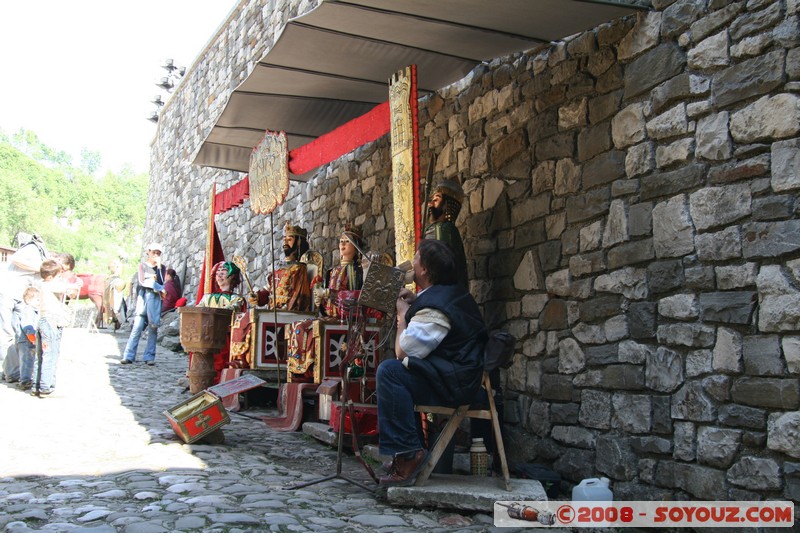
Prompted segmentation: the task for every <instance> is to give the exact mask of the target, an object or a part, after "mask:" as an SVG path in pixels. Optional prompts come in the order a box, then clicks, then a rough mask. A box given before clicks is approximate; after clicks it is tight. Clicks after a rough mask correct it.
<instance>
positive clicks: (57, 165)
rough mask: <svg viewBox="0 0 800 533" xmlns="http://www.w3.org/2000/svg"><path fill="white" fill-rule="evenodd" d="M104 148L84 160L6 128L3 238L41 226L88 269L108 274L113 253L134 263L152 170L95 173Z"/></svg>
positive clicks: (0, 152) (0, 177)
mask: <svg viewBox="0 0 800 533" xmlns="http://www.w3.org/2000/svg"><path fill="white" fill-rule="evenodd" d="M99 164H100V154H99V153H97V152H91V151H89V150H86V149H84V150H83V151H82V152H81V165H80V167H73V166H72V164H71V163H70V158H69V156H68V155H67V154H66V153H65V152H63V151H59V150H55V149H53V148H50V147H48V146H46V145H44V144H43V143H42V142H41V141H40V140H39V138H38V136H37V135H36V134H35V133H33V132H30V131H26V130H21V131H19V132H17V133H16V134H14V135H12V136H7V135H5V134H4V133H3V132H2V131H0V244H3V245H6V246H11V245H12V244H14V243H13V240H14V237H15V236H16V235H17V233H18V232H25V233H36V234H38V235H41V236H42V238H43V239H44V240H45V243H46V244H47V246H48V248H49V249H50V250H52V251H64V252H69V253H71V254H73V255H74V256H75V258H76V261H77V262H78V265H79V267H78V268H79V269H80V270H81V271H83V272H96V273H107V266H108V263H109V262H110V261H111V260H112V259H119V258H122V259H123V260H124V261H125V262H127V263H129V264H130V266H131V267H133V265H135V264H136V262H137V261H138V259H139V246H140V242H139V241H140V237H141V231H142V227H143V226H144V217H145V207H146V203H147V186H148V176H147V174H143V173H140V174H136V173H135V172H133V171H132V170H131V169H130V168H124V169H123V170H122V171H121V172H120V173H114V172H107V173H106V175H105V176H102V177H101V178H98V179H95V178H94V177H93V174H94V173H95V172H96V171H97V168H99Z"/></svg>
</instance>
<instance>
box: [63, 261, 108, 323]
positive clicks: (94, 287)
mask: <svg viewBox="0 0 800 533" xmlns="http://www.w3.org/2000/svg"><path fill="white" fill-rule="evenodd" d="M107 278H108V276H105V275H102V274H73V275H72V278H71V279H70V281H74V280H75V279H79V280H81V281H82V282H83V285H82V286H81V288H80V292H79V293H78V296H77V298H75V297H72V298H69V299H70V300H76V299H77V300H91V302H92V303H93V304H94V306H95V308H96V309H97V314H96V315H95V318H94V326H95V327H96V328H98V329H100V328H103V327H104V326H103V311H104V307H103V292H104V291H105V287H106V279H107Z"/></svg>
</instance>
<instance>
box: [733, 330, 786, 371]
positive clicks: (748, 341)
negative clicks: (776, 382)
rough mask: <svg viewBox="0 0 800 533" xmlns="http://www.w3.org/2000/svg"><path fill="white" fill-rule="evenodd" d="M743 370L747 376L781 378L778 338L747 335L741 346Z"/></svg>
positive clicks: (775, 336)
mask: <svg viewBox="0 0 800 533" xmlns="http://www.w3.org/2000/svg"><path fill="white" fill-rule="evenodd" d="M742 355H743V359H744V370H745V373H746V374H747V375H749V376H782V375H783V373H784V366H783V360H782V359H781V345H780V338H779V337H778V336H777V335H748V336H746V337H744V343H743V345H742Z"/></svg>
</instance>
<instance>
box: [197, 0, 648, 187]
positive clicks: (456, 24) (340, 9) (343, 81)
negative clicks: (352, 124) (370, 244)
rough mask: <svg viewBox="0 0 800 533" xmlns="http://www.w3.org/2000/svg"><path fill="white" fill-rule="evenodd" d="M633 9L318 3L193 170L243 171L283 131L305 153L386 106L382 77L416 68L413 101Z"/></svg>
mask: <svg viewBox="0 0 800 533" xmlns="http://www.w3.org/2000/svg"><path fill="white" fill-rule="evenodd" d="M639 9H641V8H640V7H638V6H636V5H635V0H630V1H627V2H626V1H624V0H619V1H617V2H610V1H597V0H350V1H340V0H326V1H324V2H323V3H322V4H321V5H320V6H318V7H317V8H316V9H314V10H312V11H310V12H309V13H307V14H305V15H302V16H300V17H297V18H295V19H292V20H291V21H289V22H288V23H287V25H286V27H285V28H284V30H283V32H282V33H281V35H280V37H279V38H278V39H277V41H276V42H275V45H274V46H273V47H272V49H271V50H269V52H268V53H267V54H266V55H265V56H264V57H263V58H262V59H261V60H260V61H259V62H258V63H257V64H256V65H255V67H254V68H253V71H252V72H251V73H250V75H249V76H248V78H247V79H246V80H245V81H244V82H243V83H242V84H241V85H240V86H239V87H237V88H236V89H235V90H234V91H233V92H232V93H231V95H230V98H229V99H228V102H227V103H226V105H225V108H224V110H223V111H222V114H221V115H220V116H219V118H218V119H217V121H216V123H215V124H214V126H213V128H212V129H211V132H210V133H209V134H208V136H207V137H206V139H205V141H203V144H202V145H201V146H200V148H199V150H198V151H197V154H196V156H195V158H194V163H195V164H197V165H201V166H208V167H216V168H222V169H228V170H238V171H240V172H248V166H249V160H250V153H251V152H252V150H253V147H255V146H256V145H257V144H258V143H259V142H260V141H261V139H262V138H263V136H264V131H265V130H271V131H284V132H286V134H287V137H288V141H289V149H290V150H291V149H294V148H296V147H298V146H301V145H303V144H306V143H308V142H310V141H312V140H314V139H315V138H317V137H318V136H320V135H322V134H324V133H327V132H329V131H331V130H333V129H334V128H336V127H338V126H340V125H342V124H344V123H346V122H347V121H349V120H351V119H353V118H356V117H358V116H360V115H362V114H364V113H366V112H367V111H369V110H370V109H372V108H373V107H375V105H377V104H379V103H381V102H385V101H386V100H388V98H389V93H388V81H389V78H390V77H391V75H392V74H394V73H395V72H396V71H398V70H400V69H402V68H404V67H406V66H407V65H411V64H416V65H417V76H418V89H419V94H420V96H422V95H425V94H428V93H431V92H434V91H436V90H438V89H441V88H442V87H445V86H447V85H450V84H451V83H454V82H456V81H458V80H460V79H462V78H463V77H464V76H466V75H467V74H469V72H470V71H472V69H474V68H475V67H476V66H477V65H478V64H480V63H481V62H483V61H489V60H491V59H494V58H497V57H502V56H505V55H508V54H512V53H515V52H521V51H524V50H529V49H531V48H534V47H535V46H537V45H538V44H540V43H547V42H551V41H556V40H559V39H563V38H564V37H567V36H570V35H574V34H576V33H579V32H582V31H585V30H588V29H591V28H594V27H596V26H598V25H600V24H602V23H604V22H607V21H609V20H613V19H615V18H618V17H622V16H626V15H630V14H632V13H635V12H636V11H637V10H639ZM293 179H299V180H301V181H305V180H306V179H308V176H307V175H306V176H293Z"/></svg>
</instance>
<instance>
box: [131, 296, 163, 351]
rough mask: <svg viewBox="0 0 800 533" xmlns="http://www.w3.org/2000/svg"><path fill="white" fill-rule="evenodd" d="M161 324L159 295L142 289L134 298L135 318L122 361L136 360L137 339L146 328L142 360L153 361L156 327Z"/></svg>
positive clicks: (156, 335) (156, 336)
mask: <svg viewBox="0 0 800 533" xmlns="http://www.w3.org/2000/svg"><path fill="white" fill-rule="evenodd" d="M160 323H161V295H160V294H158V293H157V292H155V291H152V290H150V289H142V290H141V292H140V294H139V296H138V297H137V298H136V318H134V319H133V329H131V336H130V337H129V338H128V344H127V346H125V352H124V353H123V355H122V357H123V359H127V360H128V361H135V360H136V350H137V349H138V348H139V339H140V338H141V336H142V331H144V328H147V346H146V347H145V349H144V355H143V356H142V359H143V360H144V361H153V360H154V359H155V358H156V341H157V340H158V326H159V324H160Z"/></svg>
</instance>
